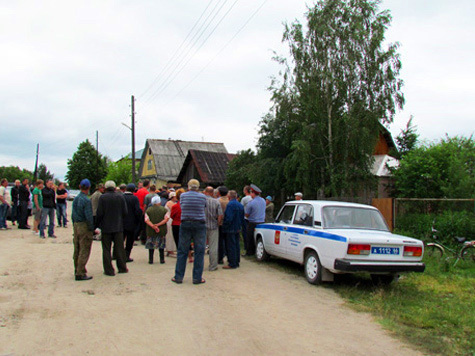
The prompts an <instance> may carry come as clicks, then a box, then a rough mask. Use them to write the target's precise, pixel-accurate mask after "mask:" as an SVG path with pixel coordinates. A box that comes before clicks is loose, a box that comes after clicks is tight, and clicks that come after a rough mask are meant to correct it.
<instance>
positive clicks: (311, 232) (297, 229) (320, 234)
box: [256, 224, 347, 242]
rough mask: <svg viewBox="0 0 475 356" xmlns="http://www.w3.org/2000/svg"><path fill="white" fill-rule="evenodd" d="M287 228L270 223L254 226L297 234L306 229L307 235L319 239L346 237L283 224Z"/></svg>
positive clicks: (340, 239)
mask: <svg viewBox="0 0 475 356" xmlns="http://www.w3.org/2000/svg"><path fill="white" fill-rule="evenodd" d="M285 227H286V228H287V230H284V226H282V225H271V224H260V225H257V226H256V229H266V230H276V231H286V232H294V233H297V234H303V233H304V231H307V232H308V234H305V235H307V236H313V237H318V238H321V239H327V240H333V241H340V242H346V241H347V238H346V237H344V236H340V235H335V234H329V233H328V232H323V231H317V230H311V229H310V228H301V227H294V226H285Z"/></svg>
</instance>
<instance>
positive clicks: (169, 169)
mask: <svg viewBox="0 0 475 356" xmlns="http://www.w3.org/2000/svg"><path fill="white" fill-rule="evenodd" d="M145 148H146V150H144V152H143V154H142V158H143V157H145V155H146V154H147V152H148V149H150V150H151V152H152V155H153V158H154V161H155V168H156V171H157V178H159V179H162V180H165V181H175V180H177V177H178V175H179V174H180V171H181V168H182V167H183V162H184V161H185V158H186V156H187V154H188V151H189V150H192V149H194V150H202V151H208V152H221V153H228V151H227V150H226V147H224V144H223V143H215V142H192V141H180V140H157V139H147V141H146V144H145ZM143 163H144V162H143V160H142V165H143Z"/></svg>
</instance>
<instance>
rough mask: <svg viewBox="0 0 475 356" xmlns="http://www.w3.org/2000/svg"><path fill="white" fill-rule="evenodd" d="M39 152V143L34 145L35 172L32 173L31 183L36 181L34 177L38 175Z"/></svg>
mask: <svg viewBox="0 0 475 356" xmlns="http://www.w3.org/2000/svg"><path fill="white" fill-rule="evenodd" d="M39 154H40V144H39V143H38V144H37V145H36V161H35V173H33V182H32V183H33V184H35V183H36V178H37V176H38V156H39Z"/></svg>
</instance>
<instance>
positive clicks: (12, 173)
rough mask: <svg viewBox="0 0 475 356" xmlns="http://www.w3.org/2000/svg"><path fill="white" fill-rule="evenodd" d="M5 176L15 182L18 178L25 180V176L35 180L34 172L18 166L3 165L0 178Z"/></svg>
mask: <svg viewBox="0 0 475 356" xmlns="http://www.w3.org/2000/svg"><path fill="white" fill-rule="evenodd" d="M3 178H6V179H7V180H8V181H9V182H10V183H13V182H14V181H15V180H16V179H19V180H20V181H23V179H25V178H28V179H29V180H30V182H31V181H32V180H33V173H32V172H30V171H29V170H27V169H24V168H23V169H21V168H20V167H18V166H8V167H7V166H2V167H0V179H3Z"/></svg>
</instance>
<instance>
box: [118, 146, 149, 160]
mask: <svg viewBox="0 0 475 356" xmlns="http://www.w3.org/2000/svg"><path fill="white" fill-rule="evenodd" d="M143 151H144V149H143V148H142V149H141V150H138V151H136V152H135V160H139V159H140V158H141V157H142V154H143ZM123 159H132V152H129V153H128V154H127V155H126V156H125V157H122V158H121V159H119V161H122V160H123Z"/></svg>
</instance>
